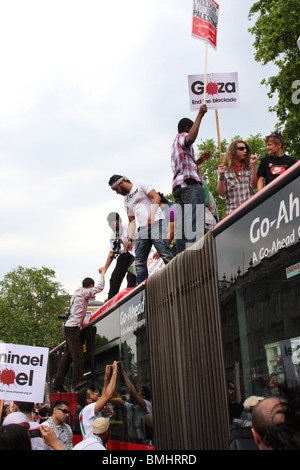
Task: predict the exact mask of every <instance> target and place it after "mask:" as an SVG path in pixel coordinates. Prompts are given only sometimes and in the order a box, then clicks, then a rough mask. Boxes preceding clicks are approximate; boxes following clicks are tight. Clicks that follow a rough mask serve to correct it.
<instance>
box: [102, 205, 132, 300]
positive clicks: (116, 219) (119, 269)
mask: <svg viewBox="0 0 300 470" xmlns="http://www.w3.org/2000/svg"><path fill="white" fill-rule="evenodd" d="M107 222H108V225H109V227H110V228H111V236H110V251H109V254H108V256H107V260H106V263H105V266H104V269H105V272H106V271H107V270H108V268H109V266H110V265H111V263H112V262H113V260H114V259H115V258H116V259H117V263H116V267H115V269H114V270H113V272H112V275H111V278H110V281H109V282H110V287H109V293H108V300H109V299H112V298H113V297H114V296H115V295H116V294H117V293H118V292H119V290H120V287H121V284H122V281H123V279H124V277H125V276H126V275H127V287H135V285H136V276H135V274H133V273H132V272H130V271H128V268H129V267H130V266H131V265H132V263H133V262H134V256H135V238H136V237H135V236H134V237H133V242H132V247H131V250H129V251H125V248H126V245H127V242H128V224H127V223H126V222H124V221H123V220H122V219H121V217H120V215H119V214H118V213H117V212H110V213H109V214H108V216H107Z"/></svg>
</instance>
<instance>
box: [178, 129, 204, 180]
mask: <svg viewBox="0 0 300 470" xmlns="http://www.w3.org/2000/svg"><path fill="white" fill-rule="evenodd" d="M187 135H188V133H187V132H183V133H182V134H178V135H177V136H176V138H175V140H174V142H173V144H172V150H171V166H172V170H173V174H174V176H173V183H172V189H174V188H175V186H178V185H181V184H182V183H184V181H185V180H186V179H188V178H191V179H193V180H196V181H199V183H201V184H202V186H203V182H202V178H201V175H200V173H199V170H198V167H197V164H196V161H195V154H194V149H193V146H192V145H190V146H186V145H185V138H186V136H187Z"/></svg>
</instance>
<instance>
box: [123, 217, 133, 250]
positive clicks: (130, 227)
mask: <svg viewBox="0 0 300 470" xmlns="http://www.w3.org/2000/svg"><path fill="white" fill-rule="evenodd" d="M128 220H129V225H128V242H127V243H126V247H125V251H126V252H127V251H130V250H131V249H132V239H133V235H134V233H135V217H134V215H128Z"/></svg>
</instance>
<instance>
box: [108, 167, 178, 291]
mask: <svg viewBox="0 0 300 470" xmlns="http://www.w3.org/2000/svg"><path fill="white" fill-rule="evenodd" d="M108 184H109V185H110V187H111V188H112V190H113V191H115V192H116V193H117V194H120V195H122V196H124V206H125V210H126V212H127V215H128V220H129V230H128V243H127V246H126V250H127V251H129V250H130V249H131V248H132V242H133V236H134V232H135V230H136V225H138V239H137V241H136V246H135V268H136V280H137V284H140V283H141V282H143V281H145V280H146V279H147V278H148V270H147V259H148V255H149V253H150V250H151V247H152V245H154V246H155V248H156V250H157V252H158V254H159V256H160V257H161V258H162V260H163V261H164V263H165V264H167V263H169V262H170V261H171V260H172V259H173V254H172V252H171V250H170V247H169V245H168V243H167V233H166V228H165V224H164V220H163V214H162V211H161V209H160V207H159V203H160V196H159V194H158V193H157V192H156V191H155V189H154V188H153V186H152V184H150V183H148V182H147V181H143V180H140V181H137V182H136V183H131V181H130V180H129V179H128V178H126V177H125V176H120V175H113V176H112V177H111V178H110V180H109V183H108Z"/></svg>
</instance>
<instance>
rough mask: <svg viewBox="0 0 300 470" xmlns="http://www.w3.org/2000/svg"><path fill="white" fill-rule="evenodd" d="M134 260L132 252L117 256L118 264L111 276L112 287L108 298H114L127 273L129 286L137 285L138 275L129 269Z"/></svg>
mask: <svg viewBox="0 0 300 470" xmlns="http://www.w3.org/2000/svg"><path fill="white" fill-rule="evenodd" d="M133 262H134V256H132V255H131V254H130V253H128V252H127V253H121V254H120V255H119V256H118V258H117V264H116V267H115V269H114V270H113V272H112V275H111V278H110V281H109V282H110V288H109V293H108V299H112V298H113V297H114V296H115V295H116V294H117V293H118V292H119V290H120V287H121V284H122V281H123V279H124V277H125V276H126V274H127V287H134V286H135V285H136V276H135V275H134V274H132V273H131V272H130V271H128V268H129V266H130V265H131V264H132V263H133Z"/></svg>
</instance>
